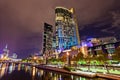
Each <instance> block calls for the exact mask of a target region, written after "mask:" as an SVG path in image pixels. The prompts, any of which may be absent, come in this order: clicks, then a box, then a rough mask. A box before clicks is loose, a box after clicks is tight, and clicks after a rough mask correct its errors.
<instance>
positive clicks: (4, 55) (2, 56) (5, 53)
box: [1, 44, 9, 59]
mask: <svg viewBox="0 0 120 80" xmlns="http://www.w3.org/2000/svg"><path fill="white" fill-rule="evenodd" d="M8 56H9V49H8V45H7V44H6V46H5V48H4V49H3V54H2V55H1V58H2V59H8Z"/></svg>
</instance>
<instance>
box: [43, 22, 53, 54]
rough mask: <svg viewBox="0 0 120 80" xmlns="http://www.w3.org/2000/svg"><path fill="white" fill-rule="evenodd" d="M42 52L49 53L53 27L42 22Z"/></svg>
mask: <svg viewBox="0 0 120 80" xmlns="http://www.w3.org/2000/svg"><path fill="white" fill-rule="evenodd" d="M43 40H44V41H43V42H44V43H43V54H50V53H51V50H52V41H53V27H52V25H50V24H47V23H44V37H43Z"/></svg>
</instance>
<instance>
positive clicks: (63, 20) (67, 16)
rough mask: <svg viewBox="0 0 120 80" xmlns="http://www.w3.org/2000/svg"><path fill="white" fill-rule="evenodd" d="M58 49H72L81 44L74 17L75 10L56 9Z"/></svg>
mask: <svg viewBox="0 0 120 80" xmlns="http://www.w3.org/2000/svg"><path fill="white" fill-rule="evenodd" d="M55 14H56V20H55V21H56V22H55V26H56V48H57V50H63V49H64V50H65V49H70V48H71V47H72V46H76V45H78V44H79V34H78V27H77V24H76V22H75V18H74V15H73V9H70V10H69V9H66V8H63V7H56V9H55Z"/></svg>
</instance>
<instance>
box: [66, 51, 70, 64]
mask: <svg viewBox="0 0 120 80" xmlns="http://www.w3.org/2000/svg"><path fill="white" fill-rule="evenodd" d="M69 55H70V54H69V53H68V52H67V65H68V66H69V63H70V61H69Z"/></svg>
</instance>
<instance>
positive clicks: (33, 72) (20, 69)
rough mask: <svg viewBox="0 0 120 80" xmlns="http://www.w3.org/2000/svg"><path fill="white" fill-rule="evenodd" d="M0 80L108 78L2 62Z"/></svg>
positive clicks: (95, 79)
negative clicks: (63, 72) (76, 74)
mask: <svg viewBox="0 0 120 80" xmlns="http://www.w3.org/2000/svg"><path fill="white" fill-rule="evenodd" d="M0 80H107V79H102V78H91V79H90V78H85V77H80V76H74V75H68V74H62V73H56V72H50V71H45V70H40V69H37V68H35V67H31V66H25V65H24V64H13V63H0Z"/></svg>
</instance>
